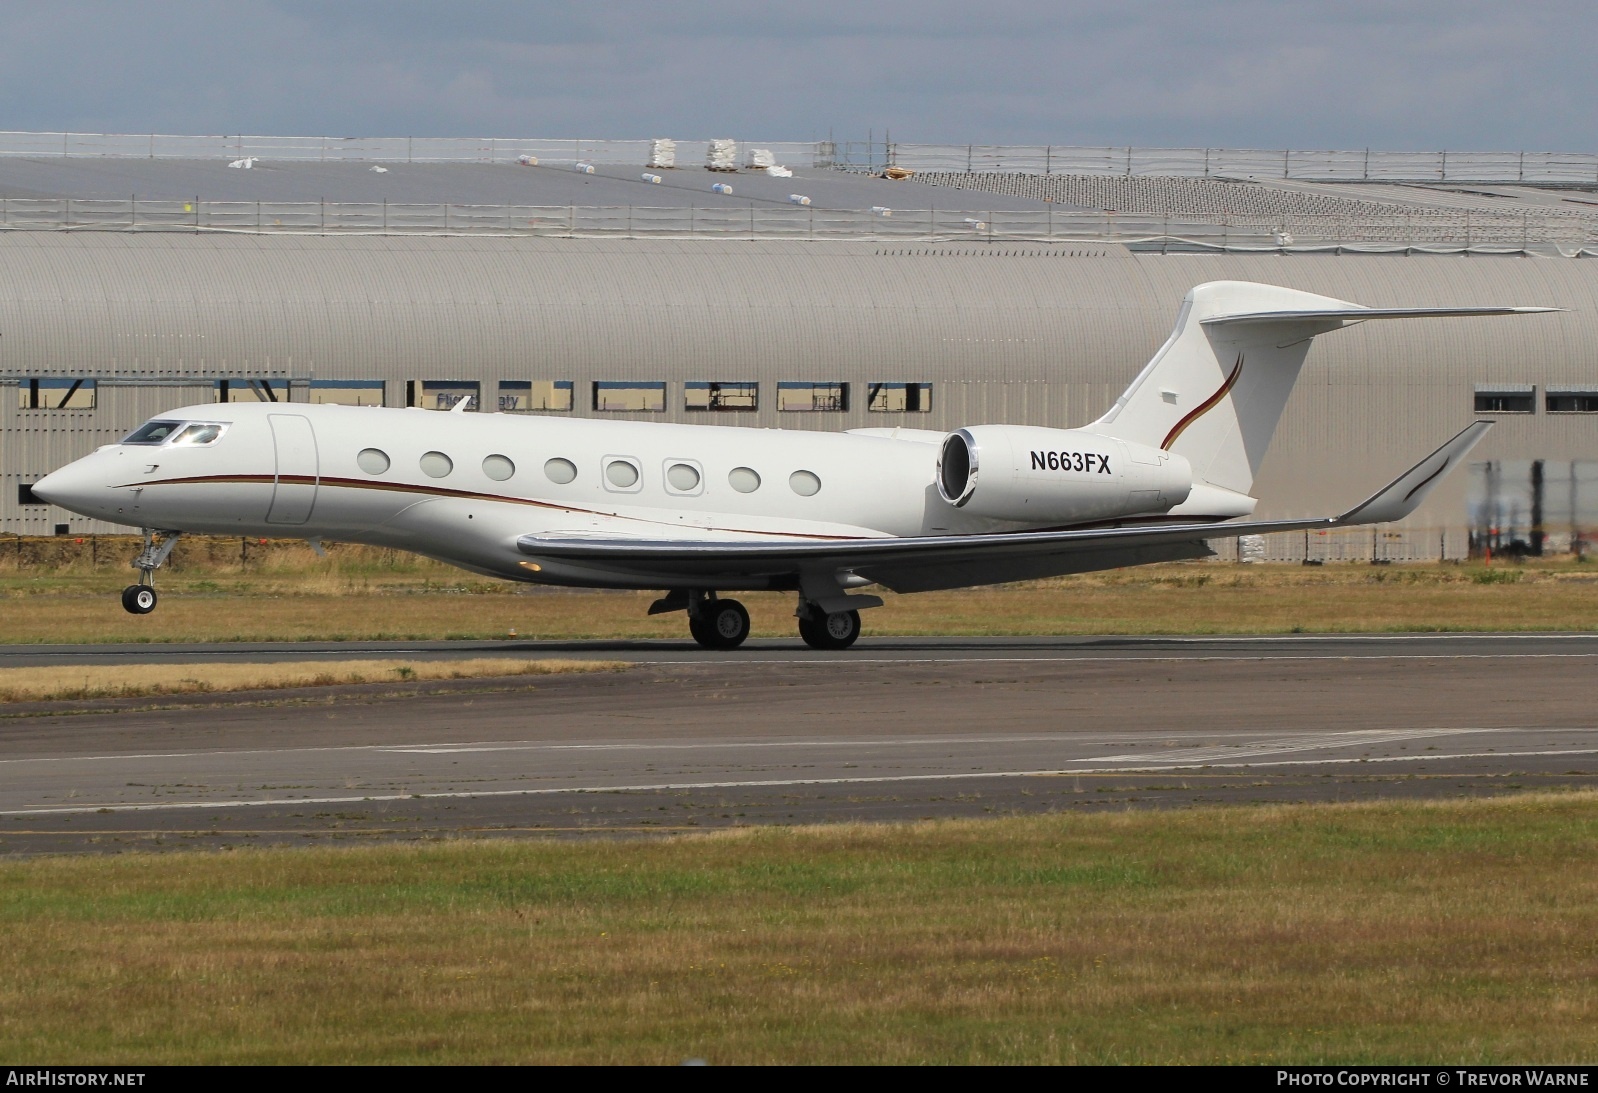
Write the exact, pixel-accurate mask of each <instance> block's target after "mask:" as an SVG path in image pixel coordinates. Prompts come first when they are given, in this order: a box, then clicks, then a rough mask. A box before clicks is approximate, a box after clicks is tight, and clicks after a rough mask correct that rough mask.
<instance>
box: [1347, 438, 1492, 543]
mask: <svg viewBox="0 0 1598 1093" xmlns="http://www.w3.org/2000/svg"><path fill="white" fill-rule="evenodd" d="M1492 427H1493V423H1492V422H1491V421H1473V422H1471V423H1470V424H1469V425H1467V426H1465V428H1464V429H1462V430H1460V431H1459V432H1458V433H1456V434H1455V435H1454V437H1453V439H1452V440H1450V441H1448V443H1446V444H1444V445H1443V446H1442V447H1441V448H1438V449H1437V450H1436V451H1435V452H1433V453H1432V454H1431V455H1429V456H1427V457H1426V458H1425V459H1422V460H1421V461H1420V462H1419V463H1417V464H1415V465H1414V466H1413V467H1411V468H1410V469H1409V470H1407V471H1405V472H1404V473H1403V474H1401V475H1399V476H1398V477H1397V478H1395V479H1393V481H1392V482H1391V483H1390V484H1389V485H1387V486H1386V487H1385V488H1383V489H1381V490H1379V491H1377V492H1376V493H1375V494H1373V495H1371V496H1370V497H1369V498H1367V499H1366V500H1364V501H1362V502H1360V503H1359V504H1358V505H1355V506H1354V507H1353V508H1351V509H1349V510H1348V511H1347V512H1345V513H1343V515H1341V516H1339V517H1338V518H1337V519H1336V520H1334V521H1332V523H1333V525H1334V526H1335V525H1342V526H1347V525H1351V524H1385V523H1388V522H1389V521H1392V520H1402V519H1403V518H1404V517H1406V516H1408V515H1409V514H1410V513H1412V512H1414V511H1415V510H1416V509H1417V508H1419V507H1420V503H1421V502H1422V501H1424V500H1426V495H1427V494H1428V493H1430V492H1431V491H1432V487H1433V486H1435V485H1436V484H1437V483H1438V481H1439V480H1440V479H1441V478H1442V477H1443V473H1444V472H1445V471H1447V470H1449V469H1450V468H1452V467H1453V466H1454V465H1455V464H1457V463H1459V462H1460V461H1462V460H1463V459H1464V458H1465V456H1466V454H1467V453H1469V451H1470V450H1471V449H1472V448H1474V447H1475V446H1476V444H1477V442H1478V441H1480V440H1481V438H1482V437H1484V436H1486V435H1487V430H1488V429H1491V428H1492Z"/></svg>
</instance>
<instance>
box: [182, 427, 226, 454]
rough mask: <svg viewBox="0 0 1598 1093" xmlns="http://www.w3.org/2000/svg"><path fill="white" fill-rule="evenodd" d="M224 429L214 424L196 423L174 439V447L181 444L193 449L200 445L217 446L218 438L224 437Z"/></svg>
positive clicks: (184, 428)
mask: <svg viewBox="0 0 1598 1093" xmlns="http://www.w3.org/2000/svg"><path fill="white" fill-rule="evenodd" d="M223 428H224V427H223V426H221V425H217V424H215V423H213V422H196V423H195V424H193V425H185V426H184V427H183V431H182V432H181V433H179V434H178V435H177V436H175V437H173V438H172V446H173V447H174V448H175V447H177V446H178V445H180V444H181V445H184V446H186V447H193V446H196V445H199V444H215V443H216V440H217V438H218V437H219V436H221V435H222V429H223Z"/></svg>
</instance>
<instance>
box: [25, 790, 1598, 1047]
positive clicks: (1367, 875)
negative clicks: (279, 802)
mask: <svg viewBox="0 0 1598 1093" xmlns="http://www.w3.org/2000/svg"><path fill="white" fill-rule="evenodd" d="M0 928H3V929H4V931H5V935H6V959H5V960H4V961H0V1057H3V1058H5V1059H8V1060H10V1061H12V1062H15V1063H23V1062H27V1063H30V1064H32V1063H46V1062H68V1061H70V1062H76V1063H92V1062H106V1063H115V1064H117V1065H123V1066H130V1065H132V1066H137V1065H143V1064H149V1063H196V1062H201V1063H267V1062H297V1063H374V1062H384V1063H415V1062H440V1063H507V1062H583V1063H595V1062H615V1063H676V1062H679V1061H681V1060H683V1059H685V1058H690V1057H699V1058H703V1059H706V1060H707V1061H709V1062H711V1063H759V1062H767V1063H770V1062H799V1063H840V1062H841V1063H861V1062H869V1063H899V1062H934V1063H981V1062H1082V1063H1210V1062H1244V1063H1251V1062H1271V1063H1451V1064H1463V1063H1492V1062H1516V1061H1521V1062H1524V1061H1537V1062H1543V1063H1556V1062H1568V1063H1579V1062H1590V1061H1591V1060H1592V1058H1593V1055H1594V1051H1595V1048H1598V1034H1595V1032H1594V1029H1595V1028H1598V795H1594V794H1580V793H1578V794H1567V795H1557V796H1553V795H1545V796H1526V797H1512V798H1498V799H1492V800H1460V801H1450V802H1441V803H1430V804H1417V803H1382V804H1370V805H1301V806H1273V807H1259V808H1230V809H1204V810H1193V811H1187V812H1176V813H1171V812H1139V813H1122V814H1097V815H1072V816H1043V817H1032V818H1010V819H999V820H984V821H948V822H929V823H921V824H913V825H898V826H889V825H883V826H837V827H825V828H801V829H773V828H764V829H748V830H742V831H732V832H723V833H719V834H710V835H699V836H688V837H678V838H671V839H662V840H659V841H611V842H601V841H583V842H576V843H573V842H558V841H522V842H464V841H463V842H451V843H441V844H431V845H410V846H403V845H383V846H375V847H361V848H353V849H327V848H310V849H302V850H287V851H284V850H275V851H237V852H231V853H222V854H215V853H211V854H198V853H172V854H163V855H159V856H147V855H131V854H130V855H125V856H121V857H116V858H88V857H83V858H54V859H49V858H45V859H33V860H20V861H18V860H13V861H6V862H0Z"/></svg>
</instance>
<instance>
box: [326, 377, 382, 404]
mask: <svg viewBox="0 0 1598 1093" xmlns="http://www.w3.org/2000/svg"><path fill="white" fill-rule="evenodd" d="M311 401H312V402H320V403H327V404H330V405H333V406H381V405H383V381H382V380H312V381H311Z"/></svg>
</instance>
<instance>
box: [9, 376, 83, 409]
mask: <svg viewBox="0 0 1598 1093" xmlns="http://www.w3.org/2000/svg"><path fill="white" fill-rule="evenodd" d="M94 397H95V390H94V381H93V380H91V379H73V378H71V377H70V376H37V377H32V378H28V379H21V380H18V381H17V409H19V410H92V409H94Z"/></svg>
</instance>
